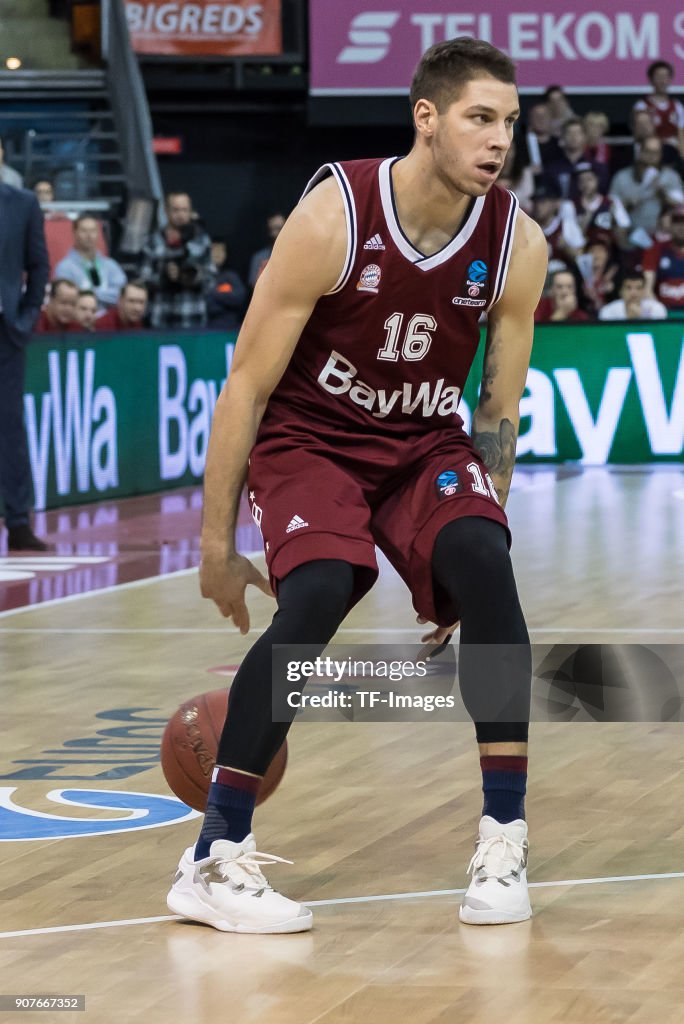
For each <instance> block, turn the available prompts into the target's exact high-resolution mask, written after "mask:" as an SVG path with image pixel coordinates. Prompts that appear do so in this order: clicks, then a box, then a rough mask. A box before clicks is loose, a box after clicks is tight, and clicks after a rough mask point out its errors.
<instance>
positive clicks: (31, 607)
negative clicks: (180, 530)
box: [0, 551, 264, 633]
mask: <svg viewBox="0 0 684 1024" xmlns="http://www.w3.org/2000/svg"><path fill="white" fill-rule="evenodd" d="M241 554H244V556H245V558H257V557H259V556H261V557H263V554H264V553H263V551H244V552H241ZM15 561H16V566H17V568H19V567H20V565H21V559H20V558H19V557H17V558H16V559H15ZM112 561H113V559H110V564H111V562H112ZM12 564H13V565H14V564H15V562H14V561H13V563H12ZM78 568H83V567H82V566H80V567H78ZM85 568H87V566H86V567H85ZM197 572H198V566H193V567H192V568H190V569H176V570H175V572H165V573H160V574H159V575H158V576H143V577H142V579H139V580H130V581H129V582H128V583H115V584H114V585H113V586H111V587H97V588H95V589H94V590H84V591H83V593H82V594H67V595H65V596H64V597H52V598H50V600H49V601H40V602H38V603H36V604H25V605H22V606H21V607H20V608H7V609H6V610H5V611H2V612H0V619H5V618H8V617H9V616H11V615H23V614H25V613H26V612H35V611H39V610H40V609H41V608H54V606H55V605H58V604H67V603H68V602H70V601H81V600H83V598H84V597H98V596H99V595H100V594H113V593H114V591H116V590H134V589H135V588H136V587H144V586H145V585H146V584H148V583H159V581H160V580H168V579H172V578H174V577H176V578H177V577H179V576H191V575H192V574H193V573H197ZM60 632H64V631H63V630H61V631H60ZM167 632H169V633H175V632H180V631H179V630H167ZM219 632H220V631H219Z"/></svg>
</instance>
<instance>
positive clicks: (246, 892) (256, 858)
mask: <svg viewBox="0 0 684 1024" xmlns="http://www.w3.org/2000/svg"><path fill="white" fill-rule="evenodd" d="M194 852H195V848H194V846H191V847H190V848H189V849H188V850H186V851H185V853H184V854H183V856H182V857H181V860H180V863H179V865H178V871H177V872H176V877H175V878H174V880H173V885H172V886H171V890H170V892H169V894H168V896H167V897H166V902H167V905H168V907H169V910H172V911H173V913H174V914H180V915H181V916H182V917H188V918H190V919H191V920H193V921H201V922H202V923H203V924H210V925H212V926H213V927H214V928H218V929H219V931H222V932H248V933H251V934H257V935H261V934H266V933H269V932H306V931H308V930H309V929H310V928H311V924H312V921H313V914H312V913H311V911H310V910H309V909H308V907H305V906H303V904H301V903H296V902H295V901H294V900H288V899H287V898H286V897H285V896H281V894H280V893H279V892H276V891H275V889H273V888H272V887H271V886H270V885H269V884H268V882H267V880H266V879H265V878H264V876H263V874H262V872H261V866H262V865H263V864H276V863H282V864H291V863H292V861H291V860H285V859H284V858H283V857H274V856H273V854H270V853H258V852H257V848H256V840H255V839H254V836H253V835H251V834H250V835H248V836H247V837H246V838H245V839H243V840H242V842H241V843H231V842H229V840H227V839H216V840H214V842H213V843H212V844H211V849H210V851H209V856H208V857H205V858H204V859H203V860H198V861H195V860H193V856H194Z"/></svg>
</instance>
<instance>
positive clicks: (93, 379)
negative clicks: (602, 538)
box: [24, 322, 684, 509]
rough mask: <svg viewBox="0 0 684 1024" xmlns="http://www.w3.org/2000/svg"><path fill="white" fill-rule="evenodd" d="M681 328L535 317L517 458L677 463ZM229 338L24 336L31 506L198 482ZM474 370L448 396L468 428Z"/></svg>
mask: <svg viewBox="0 0 684 1024" xmlns="http://www.w3.org/2000/svg"><path fill="white" fill-rule="evenodd" d="M683 333H684V327H683V325H682V324H681V323H677V322H670V323H668V322H665V323H653V322H648V323H639V324H636V323H629V324H611V325H600V326H597V325H595V324H588V325H579V326H572V327H565V326H555V325H554V326H541V327H538V328H537V331H536V334H535V344H534V350H533V353H532V362H531V368H530V372H529V375H528V379H527V388H526V390H525V394H524V395H523V398H522V401H521V415H522V419H521V424H520V438H519V443H518V455H519V459H520V461H522V462H526V463H535V462H556V463H560V462H579V463H582V464H585V465H600V464H604V463H606V462H611V463H628V464H629V463H643V462H649V463H651V462H661V461H669V462H672V461H682V458H683V456H682V447H683V442H684V344H683V337H682V336H683ZM234 342H235V335H232V334H226V333H225V332H212V331H205V332H202V333H201V334H196V333H164V334H161V333H156V332H153V331H146V332H140V333H130V334H128V333H127V334H118V335H107V334H104V333H103V334H101V335H100V334H98V335H95V336H93V335H92V334H90V335H77V334H65V335H63V336H50V337H45V336H42V337H39V338H36V339H35V340H34V341H33V342H32V344H31V345H30V346H29V349H28V366H27V388H26V395H25V399H24V402H25V414H26V425H27V433H28V440H29V451H30V458H31V466H32V472H33V481H34V490H35V497H36V507H37V508H39V509H42V508H54V507H59V506H63V505H73V504H80V503H82V502H89V501H98V500H103V499H106V498H112V497H123V496H129V495H134V494H144V493H150V492H153V491H158V490H165V489H168V488H174V487H182V486H187V485H191V484H196V483H198V482H200V480H201V478H202V472H203V468H204V459H205V455H206V448H207V443H208V439H209V431H210V428H211V418H212V413H213V407H214V403H215V402H216V398H217V396H218V394H219V392H220V390H221V387H222V386H223V382H224V381H225V379H226V375H227V374H228V372H229V370H230V365H231V361H232V357H233V348H234ZM480 360H481V356H480ZM480 367H481V361H479V362H478V363H476V365H475V366H474V367H473V372H472V373H471V376H470V378H469V380H468V383H467V385H466V388H465V390H464V395H463V399H462V402H461V407H460V408H461V412H462V415H463V417H464V420H465V423H466V426H467V427H468V426H469V423H470V415H471V410H472V409H473V408H474V407H475V404H476V401H477V387H478V382H479V377H480ZM350 386H351V385H350ZM339 400H340V401H345V400H348V399H347V398H346V397H345V395H344V394H342V395H340V398H339ZM424 400H425V401H428V402H430V401H434V400H435V394H434V391H432V392H429V393H426V396H425V399H424ZM437 401H438V398H437Z"/></svg>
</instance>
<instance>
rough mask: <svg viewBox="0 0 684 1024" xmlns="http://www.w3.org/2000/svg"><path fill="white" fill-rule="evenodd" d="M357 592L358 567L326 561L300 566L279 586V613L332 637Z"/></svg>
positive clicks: (335, 560) (331, 560)
mask: <svg viewBox="0 0 684 1024" xmlns="http://www.w3.org/2000/svg"><path fill="white" fill-rule="evenodd" d="M353 590H354V568H353V566H351V565H350V564H349V563H348V562H343V561H341V560H339V559H333V558H326V559H318V560H316V561H314V562H307V563H306V564H305V565H300V566H298V567H297V568H296V569H293V570H292V572H290V573H288V575H287V576H286V577H285V578H284V579H283V580H282V581H281V583H280V585H279V587H278V614H279V615H280V616H287V617H288V618H290V617H296V618H297V619H298V620H301V622H302V623H303V624H306V625H307V626H308V627H310V628H311V627H313V628H314V629H318V630H320V631H322V632H323V633H326V632H329V633H330V634H331V635H332V633H333V632H335V630H336V629H337V627H338V625H339V624H340V622H341V621H342V619H343V618H344V616H345V615H346V612H347V609H348V607H349V604H350V601H351V597H352V593H353Z"/></svg>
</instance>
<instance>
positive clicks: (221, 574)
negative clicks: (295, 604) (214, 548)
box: [200, 552, 275, 635]
mask: <svg viewBox="0 0 684 1024" xmlns="http://www.w3.org/2000/svg"><path fill="white" fill-rule="evenodd" d="M250 583H251V584H252V585H253V586H255V587H258V588H259V590H262V591H263V592H264V594H267V595H268V596H269V597H275V595H274V593H273V591H272V590H271V587H270V584H269V582H268V580H267V579H266V577H265V576H264V575H263V574H262V573H260V572H259V570H258V569H257V568H256V566H254V565H252V563H251V562H250V561H249V559H247V558H245V557H244V555H238V554H237V553H232V554H229V555H226V554H223V553H218V552H216V553H206V554H203V555H202V560H201V562H200V592H201V594H202V597H208V598H210V600H212V601H213V602H214V604H215V605H216V607H217V608H218V610H219V611H220V612H221V615H223V616H224V617H225V618H226V619H232V620H233V622H234V624H235V626H236V627H237V628H238V629H239V630H240V632H241V633H242V634H243V635H244V634H245V633H248V632H249V612H248V611H247V605H246V604H245V590H246V589H247V586H248V584H250Z"/></svg>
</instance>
